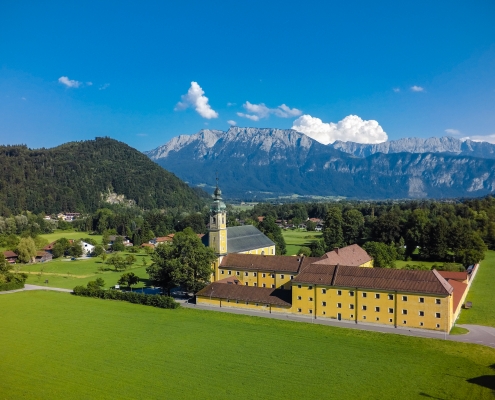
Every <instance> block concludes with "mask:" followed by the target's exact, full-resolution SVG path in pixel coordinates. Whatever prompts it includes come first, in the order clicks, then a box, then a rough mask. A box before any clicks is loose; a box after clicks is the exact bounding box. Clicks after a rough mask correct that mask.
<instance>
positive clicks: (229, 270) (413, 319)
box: [196, 187, 469, 332]
mask: <svg viewBox="0 0 495 400" xmlns="http://www.w3.org/2000/svg"><path fill="white" fill-rule="evenodd" d="M226 220H227V218H226V206H225V204H224V203H223V201H222V198H221V191H220V189H219V188H218V187H217V188H216V190H215V193H214V201H213V203H212V205H211V213H210V229H209V232H208V234H207V235H205V236H204V237H203V242H204V243H205V245H208V246H210V247H212V248H213V249H215V252H216V254H217V257H218V258H217V261H216V262H215V263H214V265H213V275H212V283H211V284H209V285H208V286H206V287H205V288H204V289H202V290H201V291H199V292H198V293H197V294H196V303H197V304H203V305H209V306H217V307H232V308H245V309H253V310H259V311H266V312H270V313H286V314H299V315H306V316H310V317H313V318H331V319H337V320H346V321H350V322H355V323H374V324H381V325H387V326H394V327H401V328H416V329H431V330H437V331H446V332H449V331H450V329H451V327H452V326H453V324H454V322H455V320H456V319H457V317H458V315H459V312H460V310H461V306H462V304H463V303H464V299H465V297H466V294H467V292H468V289H469V284H468V274H467V273H466V272H446V271H445V272H444V271H436V270H432V271H412V270H395V269H384V268H373V260H372V258H371V257H370V256H369V255H368V253H366V251H365V250H363V249H362V248H361V247H359V246H358V245H356V244H354V245H351V246H347V247H344V248H339V249H337V248H336V249H334V250H333V251H331V252H328V253H326V254H325V255H323V256H322V257H301V256H293V257H290V256H277V255H275V243H273V241H271V240H270V239H269V238H268V237H266V236H265V235H264V234H263V233H262V232H260V231H259V230H258V229H257V228H255V227H254V226H240V227H229V228H227V226H226Z"/></svg>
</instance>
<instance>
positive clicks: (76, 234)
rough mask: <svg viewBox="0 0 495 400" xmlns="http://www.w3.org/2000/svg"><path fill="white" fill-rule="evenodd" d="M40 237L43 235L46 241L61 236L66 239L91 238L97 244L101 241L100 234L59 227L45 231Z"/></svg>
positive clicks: (49, 241) (52, 240) (51, 240)
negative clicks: (65, 229)
mask: <svg viewBox="0 0 495 400" xmlns="http://www.w3.org/2000/svg"><path fill="white" fill-rule="evenodd" d="M40 236H41V237H44V238H45V239H46V240H48V243H51V242H54V241H55V240H58V239H61V238H66V239H82V238H87V237H89V238H92V239H94V240H96V241H97V242H98V244H100V243H101V238H102V235H91V234H89V233H88V232H76V231H73V230H67V231H62V230H60V229H57V230H55V232H53V233H45V234H43V235H40Z"/></svg>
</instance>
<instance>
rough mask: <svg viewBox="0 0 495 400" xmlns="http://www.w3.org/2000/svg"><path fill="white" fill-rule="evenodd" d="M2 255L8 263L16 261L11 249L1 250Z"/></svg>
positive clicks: (15, 255)
mask: <svg viewBox="0 0 495 400" xmlns="http://www.w3.org/2000/svg"><path fill="white" fill-rule="evenodd" d="M3 255H4V257H5V260H6V261H7V262H8V263H9V264H15V262H16V261H17V254H16V253H14V252H13V251H11V250H7V251H4V252H3Z"/></svg>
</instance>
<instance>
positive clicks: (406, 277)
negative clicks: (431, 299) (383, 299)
mask: <svg viewBox="0 0 495 400" xmlns="http://www.w3.org/2000/svg"><path fill="white" fill-rule="evenodd" d="M292 282H293V283H312V284H315V285H326V286H339V287H346V288H358V289H370V290H372V289H375V290H385V291H395V290H397V291H401V292H412V293H429V294H438V295H448V294H450V293H452V290H453V288H452V286H451V285H450V284H449V283H448V282H447V281H446V280H445V279H443V278H442V277H441V276H440V274H438V272H437V271H435V270H433V271H411V270H396V269H386V268H360V267H348V266H342V265H341V266H335V267H334V266H331V265H321V264H319V263H313V264H311V265H308V266H307V267H306V268H304V270H303V271H302V272H301V273H300V274H299V275H298V276H296V277H295V278H294V280H293V281H292Z"/></svg>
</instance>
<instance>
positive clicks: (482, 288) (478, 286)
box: [457, 251, 495, 327]
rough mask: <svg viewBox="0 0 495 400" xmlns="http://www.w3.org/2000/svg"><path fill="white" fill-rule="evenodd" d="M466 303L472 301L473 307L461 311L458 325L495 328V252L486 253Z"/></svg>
mask: <svg viewBox="0 0 495 400" xmlns="http://www.w3.org/2000/svg"><path fill="white" fill-rule="evenodd" d="M466 301H471V302H472V303H473V307H472V308H470V309H468V310H462V311H461V316H460V317H459V320H458V321H457V323H458V324H477V325H486V326H493V327H495V251H487V252H486V253H485V259H484V260H483V261H482V262H481V265H480V269H479V271H478V274H477V275H476V278H475V279H474V282H473V284H472V286H471V289H470V290H469V293H468V295H467V298H466Z"/></svg>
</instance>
